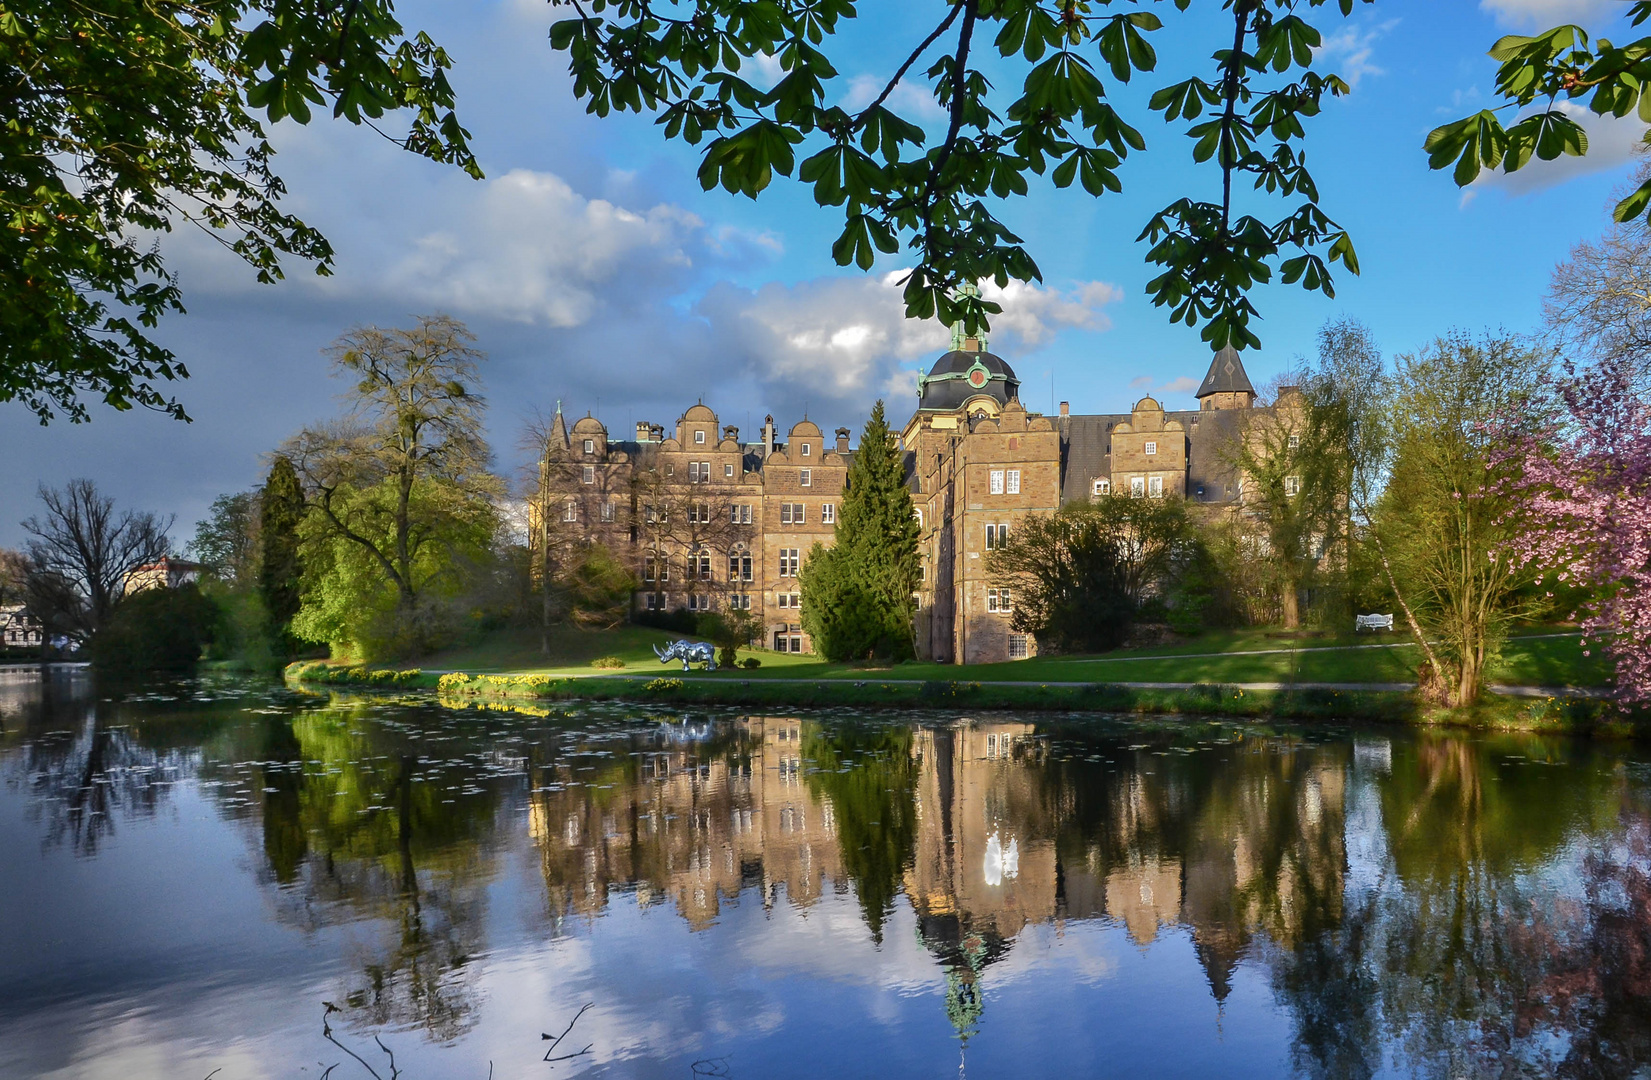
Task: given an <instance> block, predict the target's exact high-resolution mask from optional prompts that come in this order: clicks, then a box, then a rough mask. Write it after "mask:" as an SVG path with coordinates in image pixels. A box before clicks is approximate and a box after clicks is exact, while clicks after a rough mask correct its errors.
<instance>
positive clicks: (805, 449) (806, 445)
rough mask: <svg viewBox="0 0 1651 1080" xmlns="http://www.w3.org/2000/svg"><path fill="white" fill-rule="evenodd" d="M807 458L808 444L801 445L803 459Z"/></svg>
mask: <svg viewBox="0 0 1651 1080" xmlns="http://www.w3.org/2000/svg"><path fill="white" fill-rule="evenodd" d="M807 456H808V444H807V443H803V457H807Z"/></svg>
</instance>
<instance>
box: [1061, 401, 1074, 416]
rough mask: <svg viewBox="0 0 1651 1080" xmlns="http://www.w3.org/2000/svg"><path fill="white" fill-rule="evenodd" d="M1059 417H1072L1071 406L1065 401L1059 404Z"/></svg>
mask: <svg viewBox="0 0 1651 1080" xmlns="http://www.w3.org/2000/svg"><path fill="white" fill-rule="evenodd" d="M1061 415H1062V416H1071V415H1072V405H1071V403H1070V402H1065V401H1063V402H1061Z"/></svg>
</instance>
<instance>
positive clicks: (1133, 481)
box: [1129, 476, 1147, 499]
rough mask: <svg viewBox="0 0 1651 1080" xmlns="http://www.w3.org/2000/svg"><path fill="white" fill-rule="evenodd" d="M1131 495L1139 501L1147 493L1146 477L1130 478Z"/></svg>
mask: <svg viewBox="0 0 1651 1080" xmlns="http://www.w3.org/2000/svg"><path fill="white" fill-rule="evenodd" d="M1129 493H1130V494H1131V495H1133V496H1134V497H1135V498H1137V499H1139V498H1140V497H1141V496H1143V495H1145V494H1146V493H1147V482H1146V477H1144V476H1132V477H1130V478H1129Z"/></svg>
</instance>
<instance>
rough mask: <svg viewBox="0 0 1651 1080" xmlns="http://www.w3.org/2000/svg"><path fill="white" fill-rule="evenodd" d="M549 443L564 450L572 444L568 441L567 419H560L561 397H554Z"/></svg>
mask: <svg viewBox="0 0 1651 1080" xmlns="http://www.w3.org/2000/svg"><path fill="white" fill-rule="evenodd" d="M550 445H551V446H553V447H555V448H556V449H558V450H566V449H567V448H568V447H569V446H571V445H572V444H571V443H569V442H568V425H567V421H565V420H563V419H562V399H561V398H557V399H556V417H555V419H553V420H552V421H551V422H550Z"/></svg>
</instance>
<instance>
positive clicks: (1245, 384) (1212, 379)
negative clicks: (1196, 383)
mask: <svg viewBox="0 0 1651 1080" xmlns="http://www.w3.org/2000/svg"><path fill="white" fill-rule="evenodd" d="M1211 394H1250V395H1252V396H1253V395H1254V394H1255V387H1254V386H1251V385H1250V374H1249V372H1247V371H1245V370H1244V361H1243V360H1241V359H1239V356H1238V350H1237V349H1235V348H1233V347H1232V346H1231V345H1228V346H1227V347H1226V348H1224V349H1222V350H1221V351H1220V352H1218V353H1216V354H1215V359H1213V360H1211V361H1210V370H1209V372H1208V373H1207V374H1206V375H1205V376H1204V383H1203V385H1202V386H1200V387H1199V388H1198V393H1196V394H1194V395H1193V396H1194V397H1196V398H1197V399H1198V400H1199V401H1203V400H1204V399H1205V398H1207V397H1209V396H1210V395H1211Z"/></svg>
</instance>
